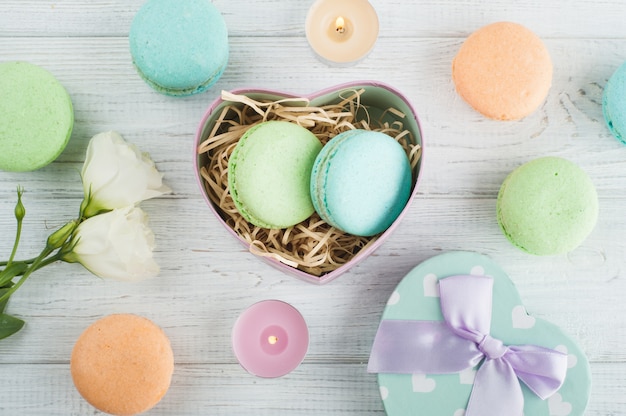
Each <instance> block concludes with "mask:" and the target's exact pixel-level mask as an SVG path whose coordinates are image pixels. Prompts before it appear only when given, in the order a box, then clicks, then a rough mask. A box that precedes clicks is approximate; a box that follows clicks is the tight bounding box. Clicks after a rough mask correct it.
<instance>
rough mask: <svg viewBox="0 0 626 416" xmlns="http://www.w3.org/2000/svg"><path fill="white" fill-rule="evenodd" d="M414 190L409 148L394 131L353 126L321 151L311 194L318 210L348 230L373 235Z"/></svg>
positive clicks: (390, 220)
mask: <svg viewBox="0 0 626 416" xmlns="http://www.w3.org/2000/svg"><path fill="white" fill-rule="evenodd" d="M410 192H411V167H410V164H409V160H408V157H407V155H406V152H405V151H404V149H403V148H402V146H400V144H399V143H398V142H397V141H396V140H394V139H393V138H391V137H390V136H388V135H386V134H383V133H377V132H371V131H365V130H355V131H348V132H347V133H342V134H340V135H338V136H336V137H334V138H333V139H332V140H331V141H329V142H328V143H327V144H326V146H324V150H323V152H321V153H320V155H318V158H317V160H316V164H315V167H314V173H313V175H312V179H311V194H312V199H313V201H314V205H315V207H316V210H317V212H318V214H320V216H321V217H322V218H323V219H324V220H325V221H326V222H328V223H329V224H330V225H333V226H334V227H336V228H339V229H340V230H343V231H345V232H347V233H350V234H353V235H359V236H372V235H375V234H378V233H380V232H383V231H384V230H386V229H387V228H388V227H389V226H390V225H391V224H392V223H393V222H394V221H395V219H396V218H397V217H398V216H399V215H400V213H401V212H402V210H403V209H404V206H405V205H406V202H407V201H408V199H409V196H410Z"/></svg>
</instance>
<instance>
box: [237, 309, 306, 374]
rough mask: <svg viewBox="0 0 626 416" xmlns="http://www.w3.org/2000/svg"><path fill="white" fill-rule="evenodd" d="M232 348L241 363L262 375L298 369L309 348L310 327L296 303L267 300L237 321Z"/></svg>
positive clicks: (250, 371)
mask: <svg viewBox="0 0 626 416" xmlns="http://www.w3.org/2000/svg"><path fill="white" fill-rule="evenodd" d="M232 343H233V351H234V353H235V356H236V357H237V360H238V361H239V363H240V364H241V366H242V367H243V368H244V369H246V371H248V372H249V373H250V374H253V375H255V376H259V377H267V378H272V377H280V376H284V375H285V374H287V373H289V372H291V371H292V370H293V369H295V368H296V367H297V366H298V365H300V363H301V362H302V360H303V359H304V356H305V355H306V352H307V350H308V348H309V330H308V328H307V325H306V322H305V321H304V318H303V317H302V315H301V314H300V312H298V310H297V309H296V308H294V307H293V306H291V305H289V304H287V303H285V302H282V301H279V300H265V301H262V302H258V303H255V304H254V305H252V306H250V307H249V308H248V309H246V310H245V311H244V312H243V313H242V314H241V315H240V316H239V318H238V319H237V322H235V326H234V327H233V333H232Z"/></svg>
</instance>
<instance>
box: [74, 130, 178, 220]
mask: <svg viewBox="0 0 626 416" xmlns="http://www.w3.org/2000/svg"><path fill="white" fill-rule="evenodd" d="M81 177H82V180H83V190H84V192H85V199H84V201H83V203H82V205H81V212H82V214H83V217H85V218H89V217H92V216H94V215H96V214H98V213H101V212H106V211H109V210H112V209H115V208H122V207H126V206H129V205H135V204H137V203H139V202H141V201H144V200H146V199H150V198H154V197H158V196H161V195H163V194H165V193H168V192H171V189H170V188H168V187H167V186H165V185H164V184H163V181H162V177H163V175H162V174H161V173H159V171H158V170H157V169H156V166H155V164H154V162H153V161H152V159H150V156H149V155H148V154H147V153H141V152H140V151H139V150H138V149H137V148H136V147H135V146H133V145H131V144H129V143H127V142H126V141H124V139H123V138H122V136H120V135H119V134H118V133H116V132H113V131H109V132H105V133H100V134H97V135H95V136H94V137H93V138H92V139H91V140H90V142H89V146H88V147H87V154H86V156H85V163H84V165H83V169H82V173H81Z"/></svg>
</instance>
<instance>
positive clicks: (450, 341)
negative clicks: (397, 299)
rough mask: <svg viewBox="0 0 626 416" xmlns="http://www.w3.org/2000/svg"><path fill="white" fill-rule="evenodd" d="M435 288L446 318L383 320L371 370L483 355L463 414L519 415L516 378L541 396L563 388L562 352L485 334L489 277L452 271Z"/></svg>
mask: <svg viewBox="0 0 626 416" xmlns="http://www.w3.org/2000/svg"><path fill="white" fill-rule="evenodd" d="M439 292H440V302H441V312H442V313H443V317H444V321H410V320H383V321H382V322H381V324H380V327H379V329H378V332H377V333H376V338H375V339H374V345H373V346H372V353H371V356H370V361H369V365H368V371H369V372H372V373H401V374H414V373H420V374H453V373H458V372H461V371H463V370H465V369H468V368H474V367H475V366H477V365H478V364H480V362H481V361H482V365H481V366H480V367H479V368H478V370H477V372H476V377H475V379H474V386H473V388H472V393H471V395H470V399H469V403H468V405H467V409H466V411H465V415H466V416H501V415H522V414H523V411H524V396H523V394H522V388H521V386H520V383H519V380H521V381H522V382H524V384H526V386H527V387H528V388H529V389H530V390H531V391H532V392H533V393H534V394H536V395H537V396H539V397H540V398H541V399H542V400H545V399H546V398H548V397H550V396H551V395H553V394H554V393H555V392H556V391H558V390H559V389H560V388H561V386H562V385H563V382H564V381H565V374H566V372H567V355H566V354H563V353H561V352H559V351H556V350H552V349H548V348H543V347H539V346H536V345H520V346H506V345H504V344H503V343H502V341H500V340H497V339H495V338H492V337H491V335H489V331H490V327H491V309H492V302H491V301H492V294H493V293H492V292H493V279H491V278H489V277H486V276H465V275H463V276H451V277H447V278H444V279H441V280H439ZM518 379H519V380H518Z"/></svg>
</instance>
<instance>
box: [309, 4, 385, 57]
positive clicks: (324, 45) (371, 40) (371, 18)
mask: <svg viewBox="0 0 626 416" xmlns="http://www.w3.org/2000/svg"><path fill="white" fill-rule="evenodd" d="M305 29H306V37H307V40H308V41H309V44H310V45H311V48H312V49H313V51H315V53H316V54H317V55H318V56H319V57H320V58H321V59H322V60H324V61H327V62H328V63H333V64H344V65H345V64H353V63H356V62H358V61H359V60H361V59H362V58H363V57H365V56H366V55H367V54H368V53H369V52H370V51H371V50H372V48H373V47H374V44H375V43H376V38H377V37H378V15H377V14H376V11H375V10H374V8H373V7H372V5H371V4H370V3H369V2H368V1H367V0H317V1H316V2H315V3H314V4H313V6H311V8H310V9H309V13H308V15H307V18H306V24H305Z"/></svg>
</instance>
